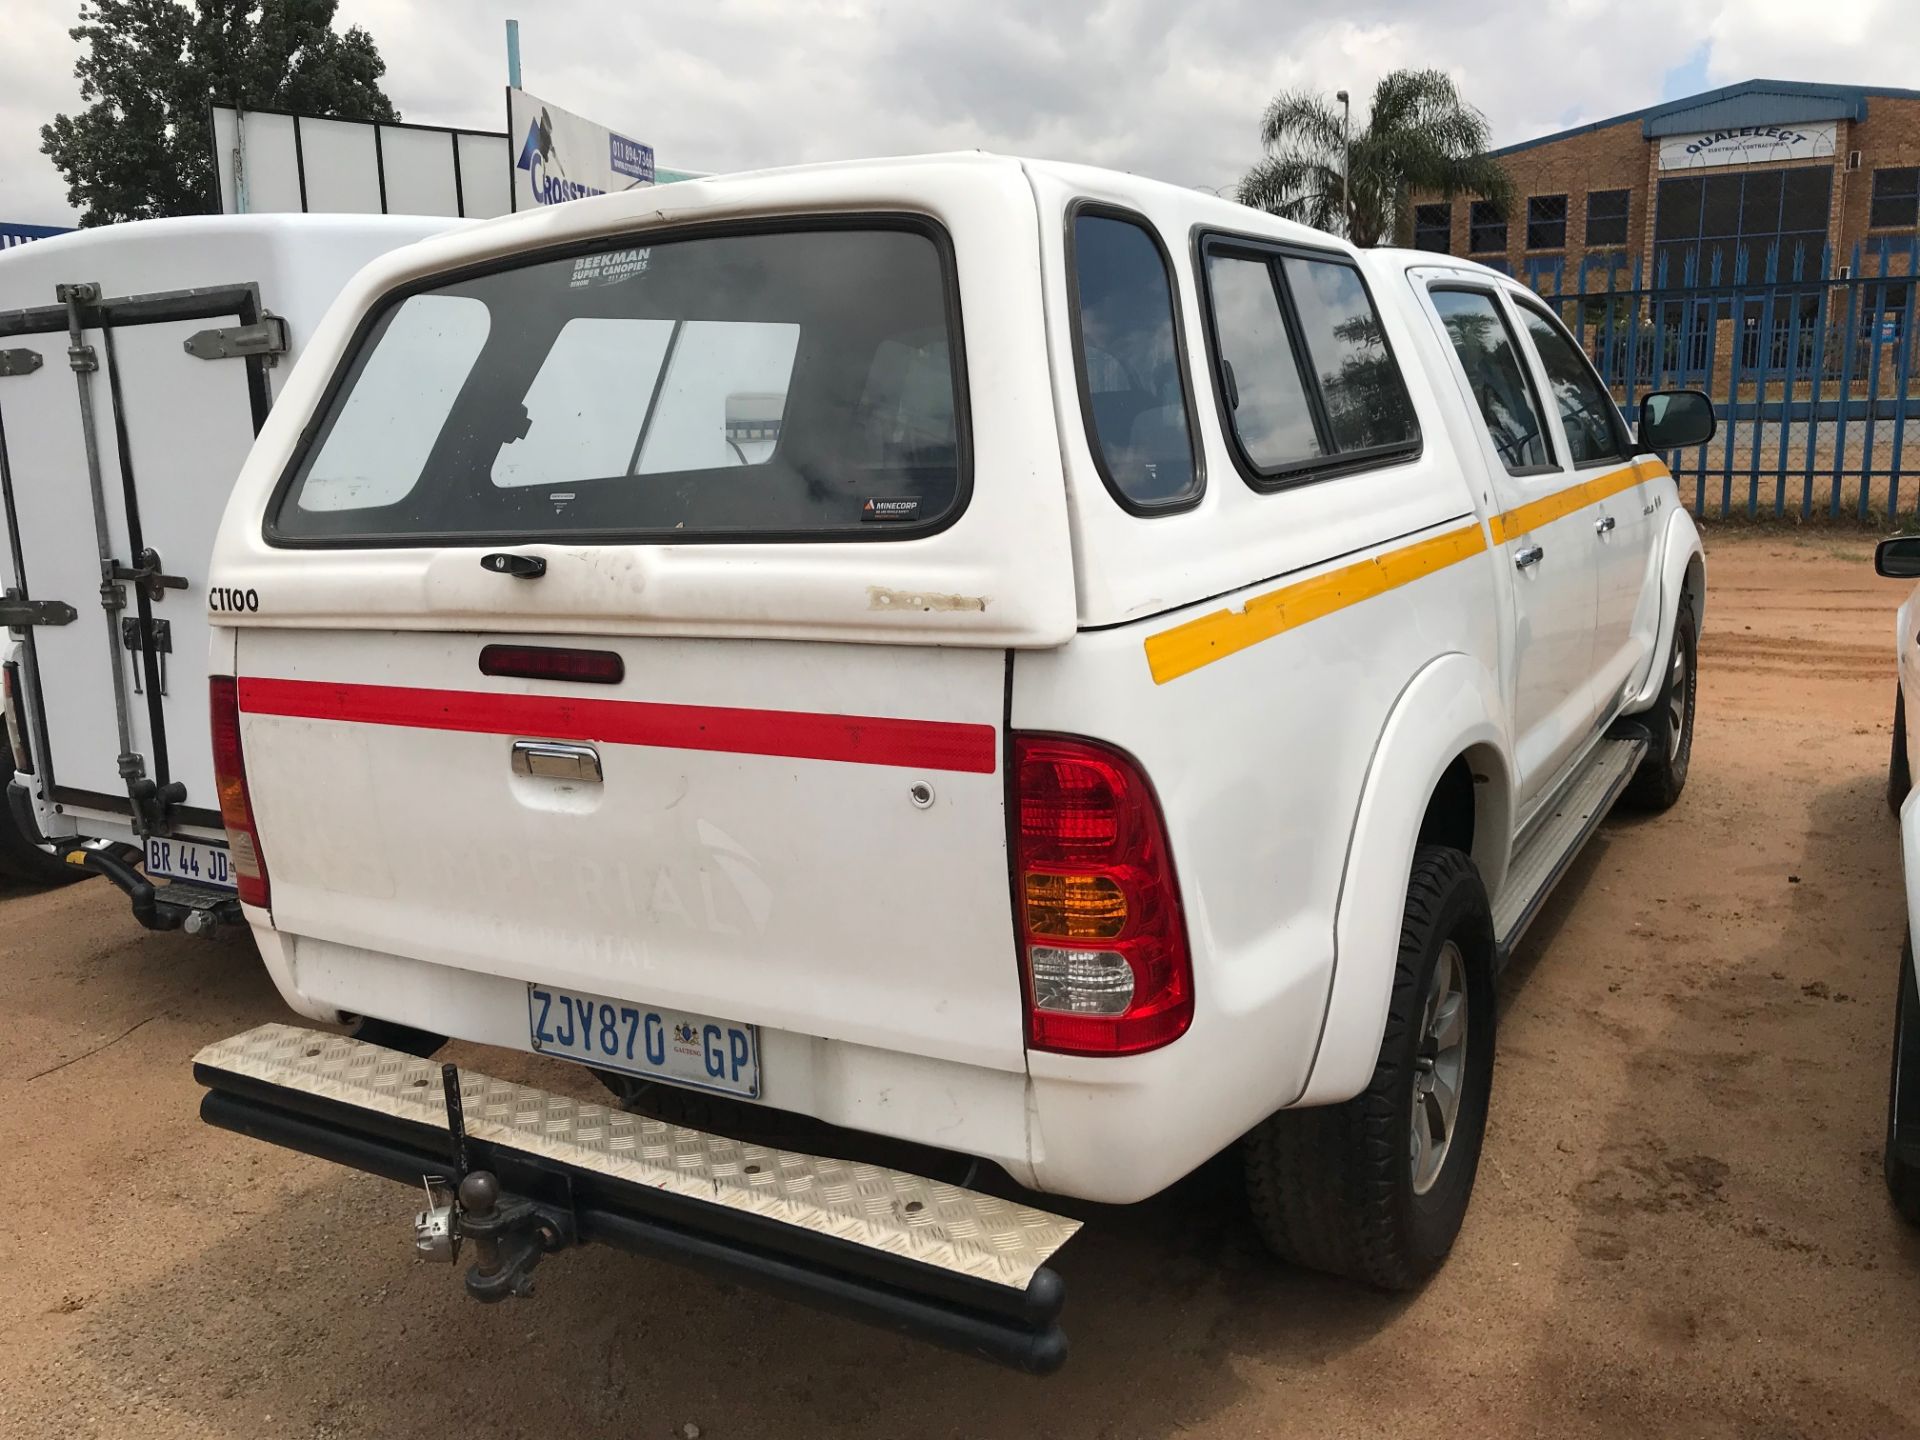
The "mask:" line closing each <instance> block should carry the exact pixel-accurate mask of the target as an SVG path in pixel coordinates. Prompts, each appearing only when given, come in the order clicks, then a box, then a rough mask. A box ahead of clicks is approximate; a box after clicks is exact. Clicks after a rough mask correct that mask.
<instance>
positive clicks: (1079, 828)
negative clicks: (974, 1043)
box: [1013, 735, 1193, 1055]
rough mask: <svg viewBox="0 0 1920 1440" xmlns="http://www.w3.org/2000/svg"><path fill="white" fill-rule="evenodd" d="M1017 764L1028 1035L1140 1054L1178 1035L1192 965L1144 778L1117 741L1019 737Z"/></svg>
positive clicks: (1047, 1045) (1189, 999)
mask: <svg viewBox="0 0 1920 1440" xmlns="http://www.w3.org/2000/svg"><path fill="white" fill-rule="evenodd" d="M1013 772H1014V797H1013V800H1014V805H1013V809H1014V816H1013V825H1014V837H1013V838H1014V863H1015V867H1016V868H1015V872H1014V873H1015V896H1016V899H1017V901H1018V904H1019V922H1020V924H1019V928H1020V952H1021V960H1022V962H1023V969H1024V972H1025V978H1026V985H1027V1039H1028V1043H1029V1044H1030V1045H1032V1047H1033V1048H1034V1049H1036V1050H1052V1051H1056V1052H1058V1053H1060V1054H1064V1055H1135V1054H1138V1053H1140V1052H1141V1051H1143V1050H1153V1049H1157V1048H1158V1047H1159V1046H1162V1045H1166V1044H1168V1043H1170V1042H1171V1041H1174V1040H1177V1039H1179V1038H1180V1036H1181V1035H1183V1034H1185V1033H1186V1029H1187V1026H1188V1025H1189V1024H1191V1023H1192V1021H1193V962H1192V960H1191V958H1190V957H1189V955H1188V953H1187V928H1186V921H1185V918H1184V917H1183V916H1182V914H1181V912H1180V888H1179V885H1178V883H1177V882H1176V880H1175V878H1174V873H1173V856H1172V854H1171V852H1170V851H1169V849H1168V846H1167V829H1166V825H1165V823H1164V822H1163V820H1162V819H1161V816H1160V806H1159V803H1158V802H1157V801H1156V800H1155V799H1154V795H1153V790H1152V787H1151V786H1149V785H1148V784H1147V778H1146V776H1145V775H1143V774H1141V772H1140V767H1139V766H1138V764H1136V763H1135V762H1134V760H1133V759H1132V758H1131V757H1130V756H1127V755H1125V754H1122V753H1121V752H1120V751H1118V750H1114V749H1111V748H1110V747H1108V746H1105V745H1100V744H1096V743H1095V742H1094V741H1091V740H1080V739H1070V738H1066V737H1062V736H1054V735H1016V736H1014V737H1013Z"/></svg>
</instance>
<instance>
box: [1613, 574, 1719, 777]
mask: <svg viewBox="0 0 1920 1440" xmlns="http://www.w3.org/2000/svg"><path fill="white" fill-rule="evenodd" d="M1698 654H1699V633H1698V629H1697V622H1696V621H1695V620H1694V618H1693V602H1692V601H1690V600H1688V599H1686V598H1685V597H1684V596H1683V597H1682V598H1681V601H1680V612H1679V614H1677V615H1676V616H1674V620H1673V647H1672V649H1671V650H1670V651H1669V652H1668V654H1667V675H1666V679H1665V680H1664V681H1663V682H1662V683H1661V686H1660V698H1659V699H1658V700H1656V701H1655V702H1654V706H1653V709H1651V710H1649V711H1648V712H1647V713H1646V714H1645V715H1641V716H1636V717H1635V718H1636V719H1638V720H1640V721H1642V722H1644V723H1645V725H1646V727H1647V730H1648V731H1649V732H1650V739H1651V743H1650V744H1649V745H1648V746H1647V755H1646V758H1645V759H1644V760H1642V761H1641V762H1640V768H1639V769H1638V770H1637V771H1635V772H1634V776H1633V779H1632V780H1631V781H1629V782H1628V784H1627V789H1626V793H1625V794H1623V795H1622V796H1621V797H1620V798H1621V799H1622V800H1623V801H1625V802H1626V803H1627V804H1629V805H1631V806H1633V807H1634V808H1635V809H1637V810H1665V809H1667V808H1668V807H1670V806H1671V805H1672V804H1673V802H1674V801H1676V800H1678V799H1679V798H1680V792H1681V791H1682V790H1684V789H1685V788H1686V786H1687V766H1688V764H1689V762H1690V761H1691V760H1692V758H1693V710H1694V699H1695V695H1696V692H1697V691H1698V689H1699V682H1700V675H1699V671H1698V669H1697V668H1696V665H1695V661H1696V660H1697V658H1698Z"/></svg>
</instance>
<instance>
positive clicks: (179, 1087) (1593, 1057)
mask: <svg viewBox="0 0 1920 1440" xmlns="http://www.w3.org/2000/svg"><path fill="white" fill-rule="evenodd" d="M1709 546H1710V550H1709V576H1710V582H1709V583H1710V589H1711V598H1710V601H1709V605H1708V610H1707V616H1706V634H1705V639H1704V642H1703V651H1702V661H1701V665H1702V685H1701V692H1700V721H1699V731H1698V739H1697V742H1696V745H1695V749H1694V758H1693V772H1692V778H1691V782H1690V785H1689V788H1688V791H1687V793H1686V795H1685V797H1684V798H1683V800H1682V801H1681V803H1680V805H1679V806H1678V807H1677V808H1676V809H1675V810H1674V811H1672V812H1670V813H1669V814H1667V815H1665V816H1662V817H1659V818H1657V819H1650V820H1648V819H1641V820H1631V819H1621V820H1615V821H1611V822H1609V823H1608V825H1607V826H1606V828H1605V829H1604V831H1603V832H1602V835H1601V837H1600V838H1599V839H1598V840H1597V841H1596V842H1595V843H1594V844H1593V845H1592V847H1590V849H1589V850H1588V852H1587V853H1586V855H1585V856H1584V857H1583V858H1582V860H1581V861H1580V863H1579V864H1578V866H1577V867H1576V869H1575V871H1574V872H1573V874H1572V875H1571V877H1570V878H1569V880H1568V882H1567V883H1566V884H1565V885H1564V886H1563V887H1562V889H1561V890H1560V891H1559V892H1558V894H1557V895H1556V897H1555V899H1554V901H1553V902H1552V904H1551V906H1550V908H1549V910H1548V912H1547V914H1546V915H1545V916H1544V917H1543V919H1542V920H1541V921H1540V923H1539V924H1538V925H1537V927H1536V928H1535V929H1534V931H1533V932H1532V934H1531V935H1530V936H1529V939H1528V942H1527V946H1526V949H1525V951H1524V952H1523V954H1522V955H1521V956H1520V957H1519V959H1518V960H1517V962H1516V964H1515V965H1514V966H1513V967H1512V969H1511V970H1510V971H1509V972H1508V974H1507V976H1506V977H1505V979H1504V981H1503V985H1502V990H1503V1007H1504V1008H1503V1013H1502V1017H1501V1027H1502V1033H1501V1036H1500V1060H1499V1069H1498V1075H1497V1079H1496V1082H1495V1090H1494V1114H1493V1120H1492V1124H1491V1128H1490V1132H1489V1137H1488V1141H1487V1147H1486V1155H1485V1159H1484V1161H1483V1164H1482V1167H1481V1174H1480V1181H1479V1187H1478V1191H1477V1193H1476V1195H1475V1198H1474V1203H1473V1208H1472V1210H1471V1212H1470V1213H1469V1215H1468V1217H1467V1224H1466V1230H1465V1233H1464V1235H1463V1236H1462V1238H1461V1241H1460V1245H1459V1248H1458V1249H1457V1250H1456V1251H1455V1253H1454V1256H1453V1258H1452V1260H1451V1262H1450V1263H1449V1264H1448V1266H1447V1267H1446V1269H1445V1270H1444V1271H1443V1272H1442V1274H1441V1275H1440V1276H1439V1277H1438V1278H1437V1279H1436V1280H1435V1281H1434V1282H1433V1283H1432V1284H1431V1285H1430V1286H1429V1287H1428V1288H1427V1289H1426V1290H1425V1291H1424V1292H1423V1293H1421V1294H1420V1295H1418V1296H1415V1297H1412V1298H1401V1299H1388V1298H1382V1297H1380V1296H1377V1295H1373V1294H1369V1293H1364V1292H1361V1291H1358V1290H1355V1289H1353V1288H1351V1287H1349V1286H1346V1285H1343V1284H1339V1283H1336V1282H1333V1281H1328V1280H1323V1279H1320V1278H1317V1277H1314V1276H1310V1275H1305V1274H1300V1273H1297V1272H1292V1271H1288V1270H1285V1269H1282V1268H1279V1267H1277V1266H1275V1265H1273V1264H1271V1263H1269V1262H1268V1261H1267V1260H1266V1259H1265V1258H1264V1257H1263V1255H1262V1254H1261V1252H1260V1250H1259V1248H1258V1246H1257V1244H1256V1242H1255V1239H1254V1237H1253V1234H1252V1232H1251V1229H1250V1227H1249V1224H1248V1221H1247V1219H1246V1216H1245V1212H1244V1208H1243V1206H1242V1205H1241V1204H1240V1202H1239V1199H1238V1195H1237V1191H1236V1189H1235V1187H1234V1182H1233V1178H1232V1174H1231V1171H1230V1169H1229V1167H1227V1166H1226V1165H1224V1164H1216V1165H1214V1166H1213V1167H1211V1168H1209V1169H1208V1170H1205V1171H1203V1172H1202V1173H1200V1174H1199V1175H1197V1176H1195V1177H1193V1178H1192V1179H1191V1180H1189V1181H1187V1182H1185V1183H1184V1184H1182V1185H1180V1186H1178V1187H1176V1189H1174V1190H1173V1191H1171V1192H1169V1193H1168V1194H1166V1195H1164V1196H1162V1197H1160V1198H1159V1199H1157V1200H1155V1201H1153V1202H1151V1203H1149V1204H1146V1205H1142V1206H1138V1207H1135V1208H1133V1209H1131V1210H1102V1209H1099V1208H1098V1207H1083V1209H1082V1210H1081V1211H1080V1212H1077V1213H1084V1215H1085V1217H1086V1219H1087V1222H1088V1223H1087V1229H1086V1232H1085V1233H1084V1234H1083V1235H1082V1236H1081V1237H1080V1238H1079V1239H1077V1240H1075V1241H1074V1242H1073V1244H1072V1245H1071V1246H1070V1247H1069V1248H1068V1249H1067V1250H1066V1251H1065V1252H1064V1253H1063V1255H1062V1257H1061V1259H1060V1261H1059V1268H1060V1270H1061V1271H1062V1273H1063V1274H1064V1276H1065V1278H1066V1282H1067V1289H1068V1294H1069V1296H1070V1300H1069V1303H1068V1309H1067V1317H1066V1318H1067V1327H1068V1330H1069V1332H1070V1334H1071V1335H1072V1339H1073V1347H1074V1353H1073V1357H1072V1358H1071V1360H1070V1361H1069V1362H1068V1365H1067V1368H1066V1369H1065V1370H1064V1371H1063V1372H1062V1373H1061V1374H1060V1375H1058V1376H1056V1377H1054V1378H1053V1379H1051V1380H1047V1381H1033V1380H1029V1379H1026V1378H1024V1377H1020V1376H1016V1375H1012V1374H1008V1373H1004V1372H1001V1371H998V1370H994V1369H990V1368H987V1367H984V1366H982V1365H979V1364H976V1363H973V1362H969V1361H966V1360H963V1359H960V1358H957V1357H954V1356H950V1355H947V1354H944V1353H942V1352H938V1351H935V1350H932V1349H929V1348H925V1347H922V1346H919V1345H916V1344H913V1343H911V1342H908V1341H905V1340H901V1339H897V1338H894V1337H892V1336H889V1335H883V1334H880V1333H878V1332H874V1331H870V1330H867V1329H864V1328H862V1327H860V1326H857V1325H855V1324H852V1323H850V1322H846V1321H842V1320H840V1319H837V1318H831V1317H825V1316H821V1315H817V1314H815V1313H813V1312H811V1311H807V1310H803V1309H800V1308H797V1307H794V1306H792V1305H789V1304H786V1303H784V1302H781V1301H777V1300H773V1299H771V1298H767V1297H765V1296H762V1295H759V1294H756V1293H753V1292H750V1291H744V1290H738V1289H735V1288H732V1287H729V1286H725V1285H721V1284H717V1283H714V1282H713V1281H710V1280H708V1279H705V1278H702V1277H699V1276H694V1275H691V1274H689V1273H686V1272H682V1271H679V1270H676V1269H674V1268H671V1267H669V1266H666V1265H663V1264H658V1263H652V1262H648V1261H644V1260H640V1259H637V1258H633V1257H628V1256H624V1255H620V1254H616V1253H611V1252H604V1251H602V1252H583V1253H578V1254H574V1255H570V1256H563V1257H560V1258H559V1259H557V1260H555V1261H553V1262H550V1264H549V1265H548V1267H546V1268H545V1269H543V1270H542V1271H541V1274H540V1289H539V1293H538V1295H536V1296H535V1297H534V1298H533V1299H532V1300H529V1301H525V1302H519V1303H514V1304H509V1305H504V1306H499V1307H494V1308H490V1309H486V1308H482V1307H480V1306H477V1305H474V1304H472V1303H471V1302H469V1301H467V1300H465V1299H464V1298H463V1297H462V1296H461V1295H460V1292H459V1286H458V1282H457V1280H456V1277H455V1275H454V1274H453V1273H451V1272H449V1271H448V1270H446V1269H445V1268H433V1267H429V1266H426V1265H424V1264H421V1263H417V1262H416V1261H415V1260H414V1259H413V1258H412V1256H411V1254H410V1252H409V1235H408V1226H407V1221H408V1218H409V1216H410V1214H411V1212H412V1209H413V1208H414V1205H415V1196H413V1195H411V1194H409V1193H408V1192H407V1191H406V1190H405V1189H403V1188H401V1187H399V1186H395V1185H390V1184H388V1183H386V1182H383V1181H380V1180H375V1179H371V1178H368V1177H364V1176H359V1175H354V1174H349V1173H345V1172H342V1171H340V1170H338V1169H335V1168H333V1167H330V1166H328V1165H326V1164H324V1163H322V1162H320V1161H316V1160H310V1159H306V1158H304V1157H301V1156H296V1155H293V1154H289V1153H286V1152H282V1151H278V1150H275V1149H272V1148H270V1147H267V1146H264V1145H261V1144H258V1143H255V1142H251V1141H247V1140H243V1139H240V1138H239V1137H236V1136H233V1135H229V1134H225V1133H221V1132H216V1131H213V1130H211V1129H208V1128H206V1127H204V1126H202V1125H201V1124H200V1122H199V1120H198V1119H197V1117H196V1112H195V1107H196V1103H197V1100H198V1092H197V1090H196V1087H195V1086H194V1084H193V1081H192V1078H191V1075H190V1074H189V1069H188V1062H189V1059H190V1057H191V1056H192V1054H193V1053H194V1051H195V1050H196V1048H198V1047H199V1046H200V1045H202V1044H203V1043H205V1042H207V1041H210V1040H213V1039H216V1038H219V1037H221V1036H224V1035H227V1034H231V1033H233V1032H235V1031H238V1030H241V1029H244V1028H246V1027H248V1026H250V1025H253V1024H255V1023H257V1022H259V1021H261V1020H265V1019H274V1018H283V1017H284V1012H283V1010H282V1008H281V1007H280V1005H279V1002H278V999H277V997H276V996H275V994H274V993H273V991H272V989H271V987H270V986H269V985H268V983H267V981H266V978H265V976H264V974H263V973H262V972H261V970H260V968H259V966H258V964H257V962H256V960H255V957H254V954H253V951H252V947H251V944H250V943H249V942H248V941H246V940H245V939H236V940H233V941H231V942H228V943H206V942H197V941H194V940H191V939H188V938H185V937H182V936H177V935H175V936H150V935H147V934H145V933H143V932H142V931H141V930H139V929H138V928H137V927H136V926H135V925H134V923H133V922H132V920H131V919H130V918H129V917H128V915H127V911H126V906H125V903H124V902H123V901H122V900H121V898H120V897H119V895H118V894H117V893H116V892H114V891H112V890H110V889H108V888H107V886H106V884H105V883H104V882H102V881H90V882H88V883H86V884H83V885H80V886H77V887H74V888H71V889H67V890H62V891H57V892H54V893H49V894H35V893H25V892H8V893H6V894H4V895H3V896H0V1015H3V1016H4V1017H5V1019H4V1028H3V1029H0V1156H4V1157H5V1159H4V1162H3V1163H0V1175H4V1177H5V1184H4V1186H0V1197H4V1202H5V1219H4V1221H3V1222H0V1277H3V1280H4V1283H0V1435H4V1436H7V1437H19V1440H29V1437H43V1436H62V1437H70V1436H93V1435H98V1436H109V1437H119V1436H136V1435H137V1436H140V1437H151V1440H165V1437H175V1436H196V1437H198V1436H217V1437H228V1436H231V1437H246V1440H255V1437H259V1436H285V1437H308V1436H372V1437H410V1436H422V1437H427V1436H431V1437H435V1440H444V1437H447V1436H450V1435H460V1436H493V1435H502V1436H507V1435H512V1436H521V1435H525V1436H533V1435H541V1436H546V1435H552V1436H563V1435H564V1436H569V1437H575V1436H578V1437H600V1436H606V1437H613V1436H620V1437H627V1436H634V1437H660V1440H668V1437H672V1436H676V1435H681V1434H683V1433H684V1427H685V1426H687V1425H694V1426H697V1427H698V1429H699V1432H700V1433H701V1434H702V1435H703V1436H706V1437H711V1440H728V1437H734V1436H779V1437H783V1440H806V1437H814V1436H823V1437H824V1436H833V1437H856V1436H875V1437H922V1436H995V1437H998V1436H1020V1437H1035V1440H1047V1437H1060V1440H1080V1437H1085V1440H1093V1437H1126V1436H1167V1435H1184V1434H1194V1435H1222V1436H1235V1437H1242V1436H1251V1435H1283V1434H1284V1435H1379V1434H1407V1433H1414V1432H1426V1433H1441V1434H1449V1433H1450V1434H1461V1435H1508V1434H1511V1435H1542V1436H1555V1437H1565V1436H1579V1435H1606V1436H1621V1435H1662V1436H1678V1435H1686V1436H1718V1435H1729V1436H1731V1435H1739V1436H1758V1437H1787V1436H1798V1435H1858V1436H1875V1437H1885V1436H1898V1435H1909V1434H1916V1435H1920V1401H1916V1400H1915V1399H1914V1395H1915V1390H1914V1376H1913V1369H1914V1366H1915V1364H1916V1350H1915V1336H1916V1335H1920V1237H1916V1236H1915V1235H1914V1234H1912V1233H1910V1232H1908V1231H1907V1230H1905V1229H1904V1228H1903V1227H1902V1226H1901V1225H1900V1223H1899V1222H1898V1221H1897V1220H1896V1219H1895V1217H1894V1216H1893V1214H1892V1213H1891V1211H1890V1210H1889V1208H1888V1205H1887V1203H1886V1199H1885V1195H1884V1193H1883V1190H1882V1187H1881V1181H1880V1174H1879V1165H1880V1158H1879V1157H1880V1144H1881V1137H1882V1126H1883V1123H1884V1119H1885V1095H1886V1072H1887V1062H1888V1050H1889V1037H1890V1028H1891V1000H1892V996H1893V987H1894V983H1895V974H1896V970H1895V963H1896V955H1897V952H1898V950H1899V945H1900V935H1901V928H1902V924H1903V920H1902V899H1901V886H1900V878H1899V868H1898V839H1897V834H1896V830H1895V827H1894V825H1893V822H1892V820H1891V819H1890V818H1889V816H1888V815H1887V812H1886V809H1885V805H1884V802H1883V799H1882V785H1883V777H1884V768H1885V763H1886V756H1887V747H1888V734H1889V722H1890V715H1891V706H1892V699H1893V695H1892V690H1893V682H1892V678H1891V676H1892V668H1891V667H1892V659H1891V640H1892V635H1891V624H1892V615H1893V609H1894V606H1895V604H1896V603H1897V601H1898V598H1899V587H1897V586H1895V585H1892V584H1889V583H1887V582H1884V581H1878V580H1876V579H1875V578H1874V577H1873V575H1872V572H1871V566H1870V564H1869V562H1868V558H1867V557H1868V554H1869V551H1868V546H1867V545H1866V543H1865V542H1864V541H1862V540H1860V539H1857V538H1839V539H1835V538H1824V537H1801V536H1796V535H1793V534H1790V533H1781V532H1774V533H1771V534H1768V533H1761V534H1757V535H1753V534H1749V535H1730V534H1727V533H1725V532H1716V533H1715V534H1714V535H1711V536H1710V537H1709ZM456 1058H460V1059H463V1060H466V1059H470V1058H472V1057H471V1056H470V1055H467V1054H464V1053H456ZM489 1058H490V1060H492V1061H494V1062H498V1060H499V1057H497V1056H494V1057H489ZM537 1065H538V1066H540V1067H544V1068H536V1062H531V1061H529V1062H526V1065H525V1067H524V1068H522V1067H520V1066H519V1065H518V1063H517V1062H514V1063H509V1064H506V1065H502V1064H499V1063H490V1064H489V1065H488V1066H487V1068H489V1069H492V1070H495V1071H496V1073H509V1072H513V1073H526V1074H531V1075H533V1076H535V1077H536V1078H537V1080H538V1081H539V1083H542V1084H546V1085H548V1086H549V1088H574V1089H577V1087H578V1084H579V1082H580V1080H581V1079H582V1078H583V1077H582V1076H581V1075H580V1074H579V1073H578V1072H564V1071H561V1070H558V1069H556V1068H554V1067H553V1062H537ZM586 1083H587V1084H588V1085H589V1086H591V1084H592V1082H591V1080H590V1079H588V1080H587V1081H586ZM579 1093H589V1092H587V1091H581V1092H579Z"/></svg>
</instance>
